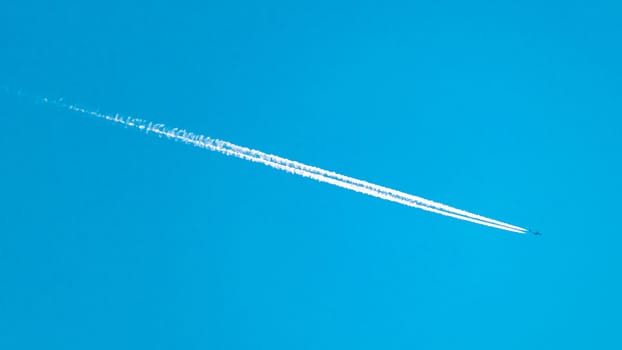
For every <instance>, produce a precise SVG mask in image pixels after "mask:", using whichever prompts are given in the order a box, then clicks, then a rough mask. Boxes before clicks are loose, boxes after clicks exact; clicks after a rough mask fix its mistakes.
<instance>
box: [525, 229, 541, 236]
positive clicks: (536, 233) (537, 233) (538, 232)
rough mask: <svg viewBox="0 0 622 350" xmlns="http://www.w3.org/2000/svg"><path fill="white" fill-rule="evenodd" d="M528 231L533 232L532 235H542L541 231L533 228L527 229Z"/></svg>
mask: <svg viewBox="0 0 622 350" xmlns="http://www.w3.org/2000/svg"><path fill="white" fill-rule="evenodd" d="M528 232H529V233H531V234H533V235H534V236H542V232H540V231H535V230H532V229H529V231H528Z"/></svg>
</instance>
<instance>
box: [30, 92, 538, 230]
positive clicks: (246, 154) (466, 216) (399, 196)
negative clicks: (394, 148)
mask: <svg viewBox="0 0 622 350" xmlns="http://www.w3.org/2000/svg"><path fill="white" fill-rule="evenodd" d="M41 101H42V102H45V103H51V104H54V105H56V106H60V107H63V108H66V109H69V110H71V111H75V112H79V113H82V114H87V115H90V116H93V117H97V118H101V119H105V120H108V121H112V122H114V123H118V124H122V125H125V126H129V127H134V128H137V129H139V130H142V131H145V132H147V133H154V134H157V135H160V136H165V137H167V138H169V139H174V140H178V141H182V142H184V143H188V144H192V145H194V146H196V147H201V148H206V149H209V150H211V151H216V152H220V153H222V154H225V155H228V156H234V157H238V158H241V159H245V160H248V161H251V162H256V163H261V164H264V165H267V166H269V167H272V168H275V169H279V170H283V171H286V172H289V173H292V174H296V175H299V176H303V177H307V178H311V179H314V180H316V181H319V182H324V183H328V184H332V185H335V186H338V187H342V188H346V189H349V190H352V191H355V192H359V193H363V194H367V195H370V196H373V197H376V198H381V199H385V200H388V201H392V202H395V203H400V204H403V205H407V206H410V207H414V208H419V209H422V210H426V211H429V212H433V213H437V214H441V215H445V216H449V217H453V218H456V219H460V220H464V221H469V222H473V223H476V224H480V225H485V226H489V227H494V228H498V229H501V230H506V231H510V232H516V233H521V234H523V233H526V232H527V229H525V228H522V227H519V226H514V225H510V224H507V223H504V222H501V221H498V220H493V219H491V218H487V217H484V216H481V215H477V214H474V213H470V212H467V211H464V210H461V209H457V208H453V207H451V206H448V205H445V204H442V203H437V202H434V201H431V200H428V199H425V198H421V197H418V196H414V195H411V194H408V193H404V192H401V191H397V190H394V189H391V188H387V187H384V186H379V185H376V184H373V183H369V182H367V181H363V180H359V179H356V178H352V177H348V176H345V175H341V174H338V173H335V172H332V171H328V170H324V169H321V168H318V167H314V166H310V165H306V164H303V163H299V162H296V161H293V160H289V159H286V158H282V157H279V156H275V155H272V154H267V153H264V152H261V151H258V150H253V149H250V148H246V147H242V146H238V145H235V144H233V143H230V142H227V141H222V140H218V139H213V138H210V137H207V136H203V135H197V134H194V133H192V132H188V131H186V130H183V129H178V128H169V127H167V126H166V125H164V124H159V123H153V122H150V121H147V120H143V119H139V118H133V117H129V116H120V115H118V114H115V115H114V116H112V115H107V114H103V113H99V112H94V111H90V110H87V109H85V108H82V107H79V106H76V105H73V104H65V103H63V102H61V101H55V100H49V99H47V98H43V99H41Z"/></svg>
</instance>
